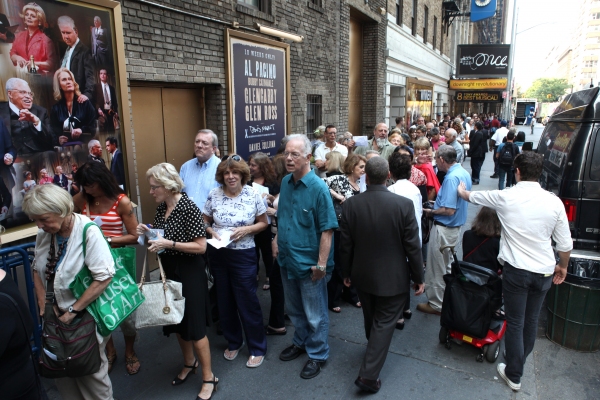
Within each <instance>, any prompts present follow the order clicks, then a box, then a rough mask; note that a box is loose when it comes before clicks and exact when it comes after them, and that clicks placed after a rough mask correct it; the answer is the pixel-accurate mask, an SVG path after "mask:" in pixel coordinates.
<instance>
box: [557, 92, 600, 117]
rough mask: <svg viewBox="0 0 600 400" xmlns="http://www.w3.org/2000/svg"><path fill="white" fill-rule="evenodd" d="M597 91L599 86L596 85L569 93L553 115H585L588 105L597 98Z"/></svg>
mask: <svg viewBox="0 0 600 400" xmlns="http://www.w3.org/2000/svg"><path fill="white" fill-rule="evenodd" d="M597 93H598V88H597V87H595V88H593V89H588V90H581V91H579V92H575V93H573V94H570V95H567V97H565V98H564V100H563V101H562V103H560V105H559V106H558V107H556V109H555V110H554V114H552V116H553V117H558V116H560V118H581V117H583V113H584V112H585V109H586V107H587V105H589V104H590V103H591V102H592V101H593V100H594V98H596V94H597Z"/></svg>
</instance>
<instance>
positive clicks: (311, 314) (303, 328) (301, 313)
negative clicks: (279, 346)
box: [281, 266, 331, 361]
mask: <svg viewBox="0 0 600 400" xmlns="http://www.w3.org/2000/svg"><path fill="white" fill-rule="evenodd" d="M330 279H331V273H328V274H327V275H326V276H325V277H324V278H322V279H319V280H318V281H314V282H313V281H312V279H311V278H310V276H309V277H307V278H304V279H289V278H288V273H287V268H285V267H284V266H281V280H282V282H283V289H284V293H285V306H286V308H287V312H288V315H289V316H290V319H291V320H292V323H293V324H294V328H295V332H294V339H293V343H294V344H295V345H296V346H298V347H300V348H301V349H304V350H306V353H308V357H309V358H310V359H311V360H317V361H325V360H327V358H328V357H329V343H328V338H329V313H328V311H327V282H329V280H330Z"/></svg>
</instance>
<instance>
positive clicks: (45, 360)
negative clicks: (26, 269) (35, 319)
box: [39, 235, 101, 379]
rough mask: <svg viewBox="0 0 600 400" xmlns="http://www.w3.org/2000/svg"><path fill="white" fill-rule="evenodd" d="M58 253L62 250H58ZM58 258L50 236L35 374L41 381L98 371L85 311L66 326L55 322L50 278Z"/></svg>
mask: <svg viewBox="0 0 600 400" xmlns="http://www.w3.org/2000/svg"><path fill="white" fill-rule="evenodd" d="M60 251H61V252H62V249H61V250H60ZM58 259H60V253H59V256H58V257H56V256H55V246H54V235H53V236H52V240H51V241H50V257H49V259H48V261H49V262H48V264H47V265H46V276H47V280H48V284H47V286H46V306H45V309H44V317H43V325H42V351H40V361H39V367H40V368H39V371H40V375H41V376H43V377H44V378H50V379H56V378H67V377H68V378H78V377H81V376H86V375H91V374H95V373H96V372H98V371H99V370H100V363H101V360H100V347H99V346H98V339H97V338H96V321H94V318H93V317H92V315H91V314H90V313H89V312H87V311H86V310H84V311H82V312H80V313H78V315H77V316H76V317H75V318H74V319H73V321H71V323H70V324H65V323H64V322H62V321H61V320H59V319H58V317H57V316H56V313H55V312H54V305H55V304H56V297H55V295H54V277H55V275H56V265H57V260H58Z"/></svg>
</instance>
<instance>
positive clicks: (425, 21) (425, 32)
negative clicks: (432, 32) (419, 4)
mask: <svg viewBox="0 0 600 400" xmlns="http://www.w3.org/2000/svg"><path fill="white" fill-rule="evenodd" d="M423 8H424V11H423V43H427V36H428V35H429V32H428V31H429V8H428V7H427V6H425V7H423Z"/></svg>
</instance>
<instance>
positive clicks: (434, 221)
mask: <svg viewBox="0 0 600 400" xmlns="http://www.w3.org/2000/svg"><path fill="white" fill-rule="evenodd" d="M433 224H434V225H437V226H443V227H444V228H460V226H448V225H446V224H443V223H441V222H440V221H436V220H433Z"/></svg>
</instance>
